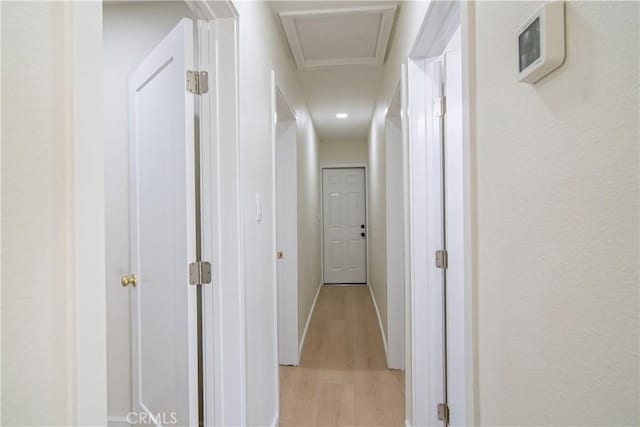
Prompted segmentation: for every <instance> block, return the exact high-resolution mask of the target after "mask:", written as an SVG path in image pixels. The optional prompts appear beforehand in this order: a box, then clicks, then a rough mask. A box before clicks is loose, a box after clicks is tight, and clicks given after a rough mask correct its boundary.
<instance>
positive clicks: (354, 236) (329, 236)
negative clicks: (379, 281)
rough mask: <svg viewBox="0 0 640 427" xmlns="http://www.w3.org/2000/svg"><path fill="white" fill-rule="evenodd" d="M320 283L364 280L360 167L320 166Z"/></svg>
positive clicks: (362, 185) (364, 238) (365, 273)
mask: <svg viewBox="0 0 640 427" xmlns="http://www.w3.org/2000/svg"><path fill="white" fill-rule="evenodd" d="M322 189H323V218H324V225H323V227H324V282H325V283H334V284H337V283H366V282H367V243H366V242H367V241H366V239H367V229H366V222H365V220H366V212H365V174H364V168H341V169H323V173H322Z"/></svg>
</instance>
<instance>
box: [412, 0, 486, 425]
mask: <svg viewBox="0 0 640 427" xmlns="http://www.w3.org/2000/svg"><path fill="white" fill-rule="evenodd" d="M474 14H475V7H474V5H473V4H470V3H468V2H455V1H446V2H444V1H443V2H432V3H430V5H429V8H428V10H427V13H426V15H425V18H424V21H423V23H422V26H421V28H420V30H419V32H418V36H417V37H416V41H415V43H414V45H413V48H412V49H411V51H410V54H409V57H408V67H409V68H412V67H413V68H414V69H415V68H416V67H417V65H416V64H415V63H414V60H418V61H420V60H423V59H424V58H429V57H433V56H436V55H438V54H440V53H441V52H443V51H444V49H445V48H446V46H447V44H448V42H449V40H450V38H451V36H452V35H453V31H452V29H453V30H455V29H456V28H458V26H459V27H460V31H461V39H462V48H461V56H462V98H463V102H462V104H463V105H462V127H463V129H462V131H463V132H462V133H463V167H462V170H463V177H462V185H463V224H464V245H463V246H464V249H463V251H464V260H463V265H462V266H460V267H459V268H461V269H462V270H463V276H464V280H463V282H464V294H465V297H464V299H465V301H464V316H465V320H464V325H465V326H464V329H465V331H464V337H463V340H464V345H463V347H464V348H465V355H464V358H465V366H464V371H465V375H464V377H465V398H464V401H465V408H464V420H465V422H464V424H468V425H473V424H475V423H476V421H477V420H478V417H477V405H476V396H477V367H476V357H475V356H476V347H475V342H476V332H475V322H476V320H475V319H476V318H475V316H476V309H475V292H474V289H473V278H474V259H473V247H474V241H475V234H474V233H475V222H474V221H473V218H474V213H475V210H474V208H475V206H474V204H473V187H472V185H471V176H472V175H473V173H474V171H473V169H472V163H471V160H472V157H473V146H472V142H473V141H472V140H473V125H474V123H473V117H474V110H473V106H472V102H470V100H471V98H472V93H473V89H474V87H475V86H474V85H475V83H474V67H473V45H474V37H473V34H472V33H473V28H474V27H473V22H474ZM409 84H411V80H409ZM412 92H415V91H414V90H412V89H411V88H409V90H408V93H409V97H410V98H411V93H412ZM414 96H418V95H414ZM421 96H423V95H421ZM423 97H424V96H423ZM408 102H409V107H410V115H414V116H413V117H411V116H410V117H409V120H408V121H409V123H410V124H409V127H410V129H409V145H410V147H411V146H417V145H419V144H420V142H421V141H422V142H424V138H425V135H424V133H423V132H421V131H420V129H419V128H418V129H416V128H417V126H416V125H417V123H416V120H417V117H416V116H415V115H418V114H419V108H416V106H415V105H412V104H414V103H415V101H414V102H413V103H412V100H411V99H409V100H408ZM418 173H419V172H418ZM415 174H416V171H415V170H414V171H413V172H412V174H411V177H412V179H411V183H410V187H411V188H415V187H419V186H420V185H422V186H424V185H425V183H424V181H422V182H420V181H416V180H415ZM415 209H416V207H415V201H414V200H412V201H411V212H410V214H411V227H412V238H411V240H412V243H411V247H412V248H413V247H414V243H415V242H416V238H415V229H413V228H414V224H415V222H416V221H417V220H419V218H418V217H420V212H416V210H415ZM412 252H413V251H412ZM427 255H428V254H427ZM411 258H412V259H411V283H412V294H413V292H414V291H415V288H416V283H422V284H424V283H426V277H425V276H423V275H421V274H420V272H419V271H416V264H417V263H418V261H417V260H416V259H415V256H414V254H413V253H412V254H411ZM427 260H429V262H431V261H430V260H432V257H430V256H428V257H427ZM422 261H423V260H422ZM413 304H414V302H413V295H412V305H413ZM423 308H424V307H423ZM414 315H415V310H412V322H413V316H414ZM415 326H416V325H415V324H412V327H411V347H412V348H411V353H412V355H411V357H412V360H414V361H415V354H414V347H415V343H416V337H417V331H416V328H415ZM423 335H424V334H421V335H420V336H423ZM427 351H428V354H431V353H433V352H438V351H439V350H438V349H428V350H427ZM411 365H412V366H411V374H412V379H411V380H412V385H413V387H412V388H413V390H412V393H411V399H412V405H411V406H412V414H411V421H412V424H419V423H421V422H427V421H428V420H416V408H417V406H418V405H416V403H423V402H425V401H426V402H428V401H429V396H428V395H427V396H416V393H415V385H416V379H417V376H416V370H415V368H416V366H415V364H414V363H412V364H411ZM427 389H428V386H427ZM427 393H428V392H427ZM432 410H435V408H429V411H432ZM407 415H409V414H407Z"/></svg>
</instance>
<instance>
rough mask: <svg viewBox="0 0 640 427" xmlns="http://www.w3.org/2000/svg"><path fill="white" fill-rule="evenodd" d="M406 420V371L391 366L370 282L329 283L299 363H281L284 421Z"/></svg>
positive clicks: (399, 422)
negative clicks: (365, 284) (367, 284)
mask: <svg viewBox="0 0 640 427" xmlns="http://www.w3.org/2000/svg"><path fill="white" fill-rule="evenodd" d="M403 424H404V373H403V372H402V371H394V370H389V369H387V367H386V361H385V353H384V346H383V343H382V340H381V336H380V327H379V323H378V319H377V316H376V312H375V308H374V305H373V302H372V299H371V295H370V293H369V289H368V288H367V287H366V286H323V287H322V288H321V290H320V294H319V296H318V300H317V302H316V306H315V309H314V312H313V317H312V318H311V322H310V324H309V330H308V331H307V337H306V342H305V347H304V352H303V354H302V360H301V363H300V366H299V367H289V366H282V367H280V425H281V426H312V425H323V426H326V425H342V426H349V425H362V426H364V425H367V426H369V425H385V426H401V425H403Z"/></svg>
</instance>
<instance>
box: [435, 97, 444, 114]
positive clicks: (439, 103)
mask: <svg viewBox="0 0 640 427" xmlns="http://www.w3.org/2000/svg"><path fill="white" fill-rule="evenodd" d="M446 112H447V98H446V97H445V96H439V97H437V98H433V115H434V116H436V117H441V116H444V113H446Z"/></svg>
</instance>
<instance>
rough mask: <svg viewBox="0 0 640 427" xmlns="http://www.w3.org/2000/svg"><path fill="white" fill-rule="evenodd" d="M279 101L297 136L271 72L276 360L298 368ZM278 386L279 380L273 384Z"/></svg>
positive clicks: (293, 251) (293, 229) (293, 246)
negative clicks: (281, 206)
mask: <svg viewBox="0 0 640 427" xmlns="http://www.w3.org/2000/svg"><path fill="white" fill-rule="evenodd" d="M278 100H280V101H282V102H281V104H280V105H281V106H282V108H283V109H284V110H285V112H286V117H289V119H288V120H286V121H292V122H294V123H296V129H294V133H295V134H296V137H297V117H296V110H295V109H294V108H293V107H292V106H291V104H290V103H289V101H288V100H287V97H286V96H285V95H284V93H283V91H282V89H281V88H280V86H279V85H278V83H277V79H276V73H275V71H273V70H272V71H271V117H272V120H271V154H272V158H271V173H272V177H271V178H272V183H273V185H272V195H271V196H272V200H273V201H274V203H273V208H272V210H273V212H272V221H273V251H272V256H273V274H274V276H273V278H274V283H275V284H276V301H275V313H276V314H277V316H276V322H277V324H276V329H275V330H276V331H277V333H276V337H277V342H276V353H277V354H276V360H278V362H279V364H281V365H294V366H297V365H298V364H299V363H300V352H299V348H300V347H299V343H298V341H299V340H298V336H299V335H298V248H297V244H298V225H297V224H298V221H297V206H298V193H297V183H296V181H294V182H293V183H292V184H293V186H294V191H293V194H294V198H293V200H292V204H293V206H294V207H295V212H293V213H292V216H294V217H295V218H296V220H295V225H293V224H292V225H291V226H289V227H280V228H281V229H279V228H278V226H277V219H278V214H279V212H278V203H277V200H278V199H277V194H276V193H277V187H278V185H277V177H276V171H277V168H278V167H282V165H278V162H277V144H278V138H277V133H278V132H277V128H278V123H279V122H281V121H282V120H281V119H282V117H284V115H283V114H282V111H281V114H280V115H278V110H279V108H278ZM296 146H297V144H295V142H294V144H293V150H294V156H293V158H294V159H297V154H296V153H297V150H296ZM287 167H289V168H291V169H293V171H294V175H295V176H296V178H295V179H296V180H297V160H294V164H292V165H287ZM278 233H282V235H284V237H283V238H282V240H283V241H284V242H290V244H289V245H288V246H289V247H288V248H287V249H289V250H284V258H283V259H282V260H280V261H279V260H278V257H277V251H278V250H279V249H282V248H278ZM278 263H282V264H283V265H282V268H283V269H284V270H285V273H288V274H285V277H287V279H286V280H285V282H284V283H280V282H281V281H279V280H278ZM284 295H287V296H288V298H284ZM276 383H278V381H276Z"/></svg>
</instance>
